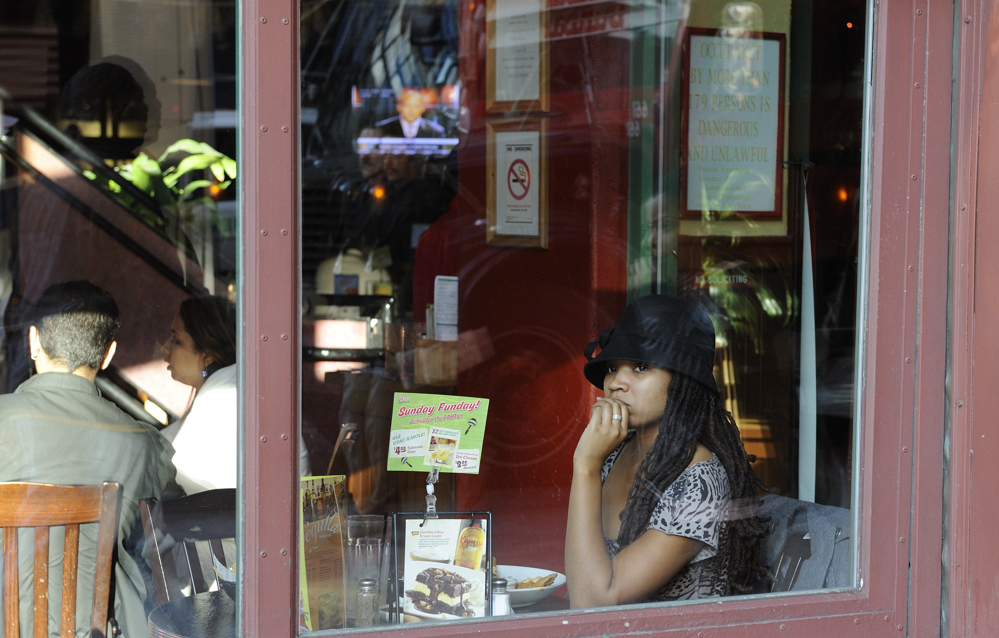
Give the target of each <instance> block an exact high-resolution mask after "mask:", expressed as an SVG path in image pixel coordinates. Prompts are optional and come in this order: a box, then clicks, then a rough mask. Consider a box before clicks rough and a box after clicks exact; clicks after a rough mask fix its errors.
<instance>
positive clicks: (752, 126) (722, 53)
mask: <svg viewBox="0 0 999 638" xmlns="http://www.w3.org/2000/svg"><path fill="white" fill-rule="evenodd" d="M784 48H785V35H784V34H783V33H766V32H745V33H741V34H739V35H738V36H732V35H730V34H728V33H726V32H724V31H722V30H712V29H696V28H691V29H688V34H687V42H686V46H685V47H684V49H683V73H684V76H683V93H682V114H683V122H682V125H681V129H680V130H681V141H680V145H681V146H680V148H681V159H680V218H681V219H689V220H696V219H700V220H706V219H713V220H719V219H721V220H724V219H728V218H732V219H736V218H741V219H750V220H754V221H768V220H773V221H779V220H781V219H782V218H783V214H784V211H783V203H784V180H783V166H782V163H783V161H784V72H785V71H784V60H785V50H784Z"/></svg>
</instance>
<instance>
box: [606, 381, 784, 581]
mask: <svg viewBox="0 0 999 638" xmlns="http://www.w3.org/2000/svg"><path fill="white" fill-rule="evenodd" d="M698 443H700V444H701V445H703V446H704V447H706V448H707V449H708V450H710V451H711V452H712V453H714V455H715V456H717V457H718V459H719V460H720V461H721V463H722V466H724V468H725V473H726V474H727V475H728V482H729V487H730V489H731V501H732V504H731V506H730V513H735V516H732V517H730V520H729V521H728V523H729V527H728V530H729V531H728V534H727V535H723V537H722V542H723V543H724V545H723V546H722V547H719V548H718V553H719V554H720V555H725V554H727V556H728V560H729V565H728V581H729V583H728V584H729V593H747V592H749V591H751V590H752V589H753V588H754V587H756V586H758V584H759V583H761V582H765V580H766V578H767V577H768V573H767V570H766V568H764V567H763V566H762V565H761V564H760V562H759V552H760V539H761V538H763V537H764V536H765V535H766V534H767V528H766V526H765V525H764V521H763V519H761V518H759V517H758V516H757V515H756V510H757V508H758V506H759V503H760V496H759V490H760V489H763V490H766V487H765V486H764V485H763V483H761V482H760V480H759V478H757V476H756V473H755V472H754V471H753V468H752V467H751V466H750V458H749V457H748V456H747V454H746V449H745V447H744V446H743V444H742V440H741V439H740V438H739V429H738V428H737V427H736V424H735V420H734V419H733V418H732V415H731V413H729V412H728V411H727V410H726V409H725V406H724V405H723V404H722V402H721V399H720V398H719V396H718V394H717V393H716V392H714V391H712V390H710V389H708V388H707V387H705V386H704V385H702V384H701V383H698V382H697V381H694V380H693V379H692V378H690V377H688V376H687V375H685V374H681V373H679V372H673V380H672V381H671V382H670V384H669V388H668V389H667V391H666V410H665V411H664V412H663V415H662V418H661V420H660V422H659V434H658V436H656V440H655V442H654V443H653V444H652V448H651V449H650V450H649V452H648V453H647V454H646V455H645V458H644V459H643V460H642V462H641V464H639V466H638V471H637V472H636V473H635V482H634V483H632V486H631V490H630V491H629V493H628V501H627V503H626V504H625V507H624V510H623V511H622V512H621V530H620V533H619V534H618V542H619V544H620V545H621V547H624V546H626V545H628V544H630V543H632V542H633V541H635V539H637V538H638V537H639V536H641V535H642V534H643V533H644V532H645V530H646V529H647V528H648V524H649V519H650V517H651V516H652V511H653V509H655V507H656V505H657V504H658V503H659V499H660V497H661V495H662V494H663V492H665V491H666V489H667V488H668V487H669V486H670V485H671V484H672V483H673V481H675V480H676V479H677V478H678V477H679V476H680V474H681V473H682V472H683V471H684V470H685V469H686V468H687V466H688V465H690V463H691V461H692V460H693V458H694V452H695V451H696V449H697V444H698Z"/></svg>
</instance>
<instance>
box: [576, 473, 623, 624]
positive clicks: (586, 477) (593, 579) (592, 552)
mask: <svg viewBox="0 0 999 638" xmlns="http://www.w3.org/2000/svg"><path fill="white" fill-rule="evenodd" d="M600 491H601V483H600V471H599V469H598V470H596V471H592V470H588V471H587V470H580V469H579V468H576V469H575V470H574V471H573V474H572V488H571V490H570V492H569V516H568V524H567V525H566V534H565V573H566V580H567V585H568V588H569V602H570V604H571V605H572V607H575V608H581V607H601V606H605V605H613V604H616V603H617V601H616V600H614V599H613V596H612V592H611V583H612V582H613V568H612V562H611V557H610V554H608V553H607V546H606V545H605V544H604V535H603V526H602V521H601V509H600Z"/></svg>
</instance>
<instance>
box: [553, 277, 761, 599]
mask: <svg viewBox="0 0 999 638" xmlns="http://www.w3.org/2000/svg"><path fill="white" fill-rule="evenodd" d="M598 344H599V346H600V348H601V350H600V352H599V353H598V354H597V355H596V356H593V351H594V350H595V349H596V346H597V345H598ZM714 346H715V334H714V328H713V326H712V325H711V320H710V319H709V318H708V316H707V314H706V313H705V312H704V311H703V310H701V309H700V308H698V307H697V306H694V305H693V304H691V303H689V302H687V301H684V300H682V299H678V298H676V297H666V296H661V295H650V296H648V297H642V298H641V299H638V300H636V301H635V302H633V303H632V304H630V305H629V306H628V307H627V308H625V310H624V312H623V313H622V314H621V317H620V318H619V319H618V321H617V323H616V324H615V325H614V327H613V328H609V329H607V330H605V331H604V332H603V333H602V334H601V335H600V340H599V342H594V343H591V344H590V345H589V346H587V348H586V357H587V359H589V361H588V362H587V363H586V365H585V366H584V368H583V374H584V375H585V376H586V378H587V380H589V381H590V383H592V384H593V385H595V386H597V387H599V388H602V389H603V391H604V397H602V398H599V399H597V402H596V404H594V406H593V409H592V413H591V417H590V422H589V423H588V424H587V426H586V429H585V430H584V431H583V434H582V436H581V437H580V439H579V443H578V444H577V446H576V452H575V455H574V456H573V476H572V490H571V493H570V496H569V520H568V528H567V531H566V575H567V577H568V586H569V599H570V602H571V604H572V606H573V607H601V606H606V605H616V604H624V603H632V602H643V601H660V600H677V599H693V598H706V597H713V596H724V595H728V594H730V593H742V592H748V591H750V589H751V588H752V587H753V586H754V585H755V584H757V583H758V582H760V580H761V579H762V578H764V577H765V574H766V572H765V570H764V568H763V567H762V566H760V565H759V563H758V561H757V555H758V553H759V541H760V538H762V536H763V535H764V534H765V528H764V526H763V523H762V521H761V520H760V519H759V518H757V517H756V515H755V511H756V506H757V504H758V502H759V497H758V490H759V489H760V488H761V487H762V484H761V483H760V482H759V479H758V478H757V477H756V474H755V473H754V472H753V470H752V468H751V467H750V465H749V459H748V457H747V455H746V451H745V448H744V447H743V445H742V441H741V439H740V438H739V430H738V428H737V427H736V425H735V422H734V420H733V419H732V415H731V414H730V413H728V412H727V411H726V410H725V407H724V405H723V404H722V402H721V399H720V398H719V396H718V391H717V389H716V386H715V380H714V376H713V374H712V368H713V367H714Z"/></svg>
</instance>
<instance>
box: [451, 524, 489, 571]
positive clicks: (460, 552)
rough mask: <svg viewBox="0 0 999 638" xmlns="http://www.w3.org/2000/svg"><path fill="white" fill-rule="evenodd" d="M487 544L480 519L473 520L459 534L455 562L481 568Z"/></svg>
mask: <svg viewBox="0 0 999 638" xmlns="http://www.w3.org/2000/svg"><path fill="white" fill-rule="evenodd" d="M485 545H486V533H485V531H483V529H482V526H481V524H480V523H479V521H472V524H471V525H469V526H468V527H466V528H465V529H463V530H461V534H459V535H458V547H457V548H456V551H455V553H454V564H455V565H458V566H459V567H467V568H468V569H479V567H480V563H482V551H483V550H484V549H485Z"/></svg>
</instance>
